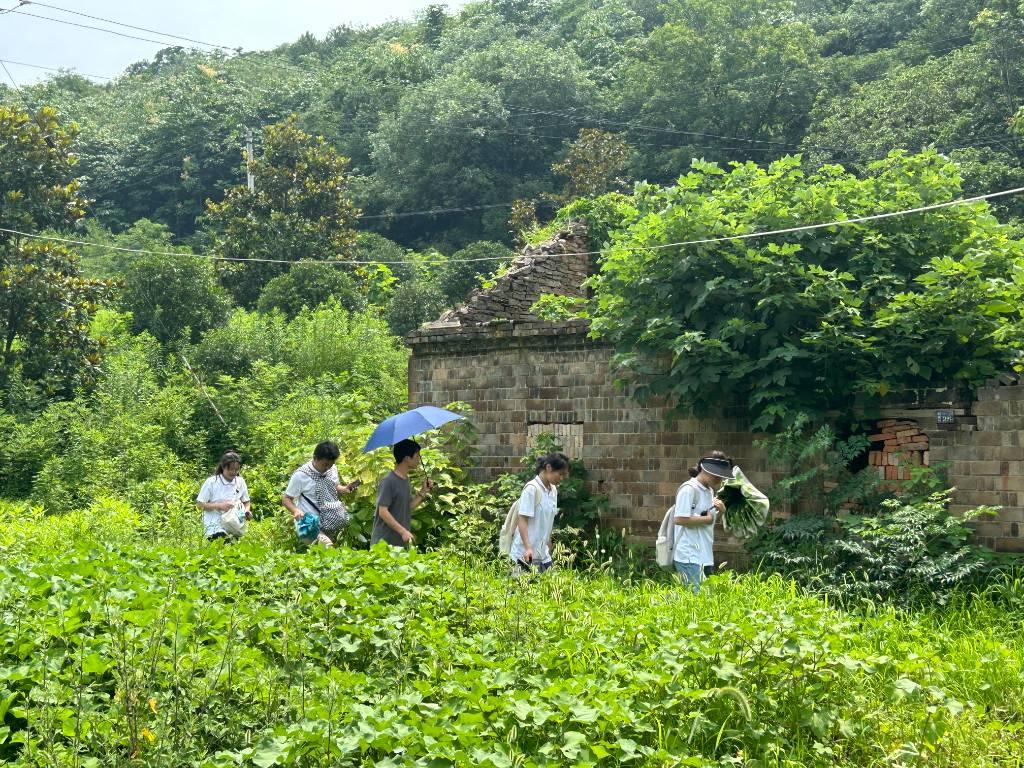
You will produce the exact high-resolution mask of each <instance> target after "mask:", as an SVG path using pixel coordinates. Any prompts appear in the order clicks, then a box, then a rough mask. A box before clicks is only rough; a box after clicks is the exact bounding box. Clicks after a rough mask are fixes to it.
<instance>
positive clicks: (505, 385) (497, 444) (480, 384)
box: [408, 321, 771, 565]
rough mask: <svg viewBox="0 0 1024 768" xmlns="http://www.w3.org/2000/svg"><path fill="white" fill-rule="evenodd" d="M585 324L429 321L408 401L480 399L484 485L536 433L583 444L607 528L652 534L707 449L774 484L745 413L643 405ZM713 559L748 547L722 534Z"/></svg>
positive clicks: (738, 556)
mask: <svg viewBox="0 0 1024 768" xmlns="http://www.w3.org/2000/svg"><path fill="white" fill-rule="evenodd" d="M587 330H588V325H587V323H585V322H582V321H573V322H567V323H546V322H533V323H491V324H489V325H483V326H469V327H440V326H436V327H433V328H424V329H422V330H420V331H417V332H415V333H413V334H411V335H410V336H409V337H408V341H409V343H410V344H411V345H412V347H413V351H414V353H413V356H412V359H411V361H410V368H409V401H410V403H411V404H412V405H438V406H443V405H445V404H447V403H449V402H452V401H454V400H462V401H465V402H467V403H469V404H470V405H472V406H473V410H474V412H475V415H474V417H473V419H474V423H475V425H476V428H477V429H478V430H479V435H480V437H479V440H478V446H477V447H478V451H479V458H480V467H479V469H478V470H477V479H478V480H487V479H491V478H493V477H495V476H497V475H498V474H500V473H502V472H509V471H516V470H518V469H519V468H520V465H519V459H520V457H522V456H523V455H524V454H525V453H526V452H527V450H528V447H529V446H528V442H529V437H530V436H531V434H534V435H535V434H536V433H537V432H539V431H555V432H559V433H561V434H562V435H564V436H566V437H568V438H570V439H571V440H572V441H573V442H574V443H575V444H576V445H578V446H579V452H578V455H576V456H574V457H573V458H577V459H580V460H582V461H583V463H584V465H585V466H586V468H587V470H588V471H589V473H590V478H589V483H590V488H589V490H590V491H591V492H593V493H599V494H603V495H606V496H607V497H608V499H609V503H610V510H609V513H608V516H607V518H606V519H605V521H604V522H605V524H607V525H610V526H614V527H615V528H625V529H626V530H627V533H629V534H631V535H632V536H634V537H642V538H644V539H652V538H653V536H654V535H655V533H656V531H657V528H658V525H659V524H660V522H661V518H662V516H663V515H664V514H665V510H666V509H667V508H668V507H669V506H670V505H671V504H672V502H673V500H674V497H675V492H676V489H677V487H678V485H679V484H680V483H681V482H683V481H684V480H686V478H687V477H688V475H687V473H686V468H687V467H689V466H692V465H693V463H694V462H695V461H696V459H697V458H698V457H699V456H700V455H701V454H702V453H703V452H705V451H708V450H712V449H719V450H723V451H725V452H726V453H728V454H729V455H730V456H732V457H733V458H734V459H735V460H736V461H737V463H739V464H740V466H742V467H743V469H744V471H745V472H746V473H747V475H748V477H750V479H751V481H752V482H754V483H755V484H756V485H761V486H767V485H768V484H769V482H770V480H771V478H770V476H769V475H768V473H767V472H766V468H765V465H764V461H763V458H762V457H760V456H759V455H758V453H757V452H756V451H755V450H754V449H753V447H752V441H753V438H754V436H753V435H752V434H751V433H750V431H749V428H748V426H747V424H746V422H745V421H743V420H742V419H741V418H726V417H719V418H714V419H702V420H695V419H680V420H676V421H675V422H673V423H670V424H668V425H666V415H667V412H666V409H665V408H664V407H661V406H654V407H642V406H640V405H638V404H636V403H635V402H634V401H632V400H631V399H630V398H629V397H628V396H627V395H626V394H625V393H624V392H621V391H619V390H618V389H617V388H616V387H615V386H614V384H613V382H612V379H613V376H612V373H611V365H610V361H611V352H612V350H611V349H610V348H609V347H607V346H605V345H603V344H599V343H596V342H594V341H592V340H590V339H588V338H587ZM716 541H717V542H718V546H717V547H716V556H717V558H718V559H719V560H720V561H721V560H728V561H729V562H730V563H733V564H734V565H737V564H740V565H741V564H743V561H744V555H743V552H742V548H741V547H740V546H739V545H738V543H737V542H735V541H734V540H730V539H729V537H728V536H727V535H726V534H725V533H724V532H723V531H721V530H719V531H718V532H717V534H716Z"/></svg>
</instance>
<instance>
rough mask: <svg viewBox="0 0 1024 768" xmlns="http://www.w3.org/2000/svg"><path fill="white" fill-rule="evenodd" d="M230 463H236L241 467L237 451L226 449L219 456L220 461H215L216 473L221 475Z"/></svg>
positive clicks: (240, 458) (240, 459)
mask: <svg viewBox="0 0 1024 768" xmlns="http://www.w3.org/2000/svg"><path fill="white" fill-rule="evenodd" d="M232 464H237V465H238V466H239V467H241V466H242V457H241V455H240V454H239V453H238V452H237V451H226V452H225V453H224V455H223V456H221V457H220V461H218V462H217V474H218V475H223V474H224V470H225V469H227V468H228V467H229V466H231V465H232Z"/></svg>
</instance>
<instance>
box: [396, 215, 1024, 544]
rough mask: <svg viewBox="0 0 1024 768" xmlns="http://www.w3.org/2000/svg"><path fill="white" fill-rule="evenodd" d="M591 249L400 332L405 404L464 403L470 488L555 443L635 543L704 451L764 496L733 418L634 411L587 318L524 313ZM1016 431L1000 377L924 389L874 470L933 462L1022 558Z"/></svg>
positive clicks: (557, 241)
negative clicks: (989, 515) (473, 464)
mask: <svg viewBox="0 0 1024 768" xmlns="http://www.w3.org/2000/svg"><path fill="white" fill-rule="evenodd" d="M588 250H589V247H588V242H587V236H586V229H585V227H584V226H583V225H582V224H579V223H576V224H573V225H572V226H570V227H568V228H566V230H565V231H563V232H561V233H559V234H558V235H557V236H556V237H554V238H552V239H551V240H549V241H548V242H546V243H544V244H542V245H540V246H537V247H527V248H526V249H524V251H523V252H522V254H521V255H520V256H519V257H517V259H516V260H515V261H514V262H513V264H512V267H511V269H510V270H509V271H508V272H507V273H506V274H505V275H503V276H502V277H500V278H499V279H498V280H497V281H496V283H495V284H494V285H493V286H492V287H490V288H488V289H486V290H478V291H476V292H474V293H473V294H472V295H471V296H470V297H469V299H468V301H467V302H466V304H464V305H462V306H460V307H457V308H456V309H454V310H451V311H449V312H447V313H446V314H445V315H443V316H442V317H441V318H440V319H439V320H437V321H436V322H433V323H430V324H428V325H425V326H423V327H422V328H420V329H419V330H417V331H414V332H412V333H411V334H409V335H408V336H407V337H406V341H407V343H408V344H409V346H410V347H411V350H412V355H411V359H410V363H409V402H410V403H411V404H412V405H424V404H429V405H439V406H443V405H445V404H447V403H449V402H453V401H456V400H461V401H465V402H467V403H469V404H470V405H471V406H472V407H473V409H474V412H475V415H474V417H473V420H474V423H475V425H476V427H477V429H478V431H479V445H478V446H477V448H478V452H479V456H480V466H479V468H478V470H477V474H478V478H477V479H480V480H486V479H490V478H492V477H494V476H496V475H498V474H500V473H502V472H507V471H514V470H517V469H518V468H519V459H520V457H521V456H522V455H524V454H525V453H526V451H527V450H528V447H529V445H530V443H531V442H532V440H533V438H534V437H535V436H536V435H537V434H539V433H541V432H552V433H554V434H556V435H558V436H559V438H560V439H561V441H562V443H563V445H564V447H565V449H566V452H567V453H569V454H570V455H571V456H572V457H574V458H577V459H580V460H582V461H583V463H584V464H585V466H586V468H587V470H588V471H589V473H590V482H591V483H592V488H591V490H592V491H593V492H596V493H600V494H603V495H606V496H607V497H608V499H609V512H608V515H607V519H605V520H604V521H603V522H604V524H605V525H608V526H613V527H615V528H622V529H626V531H627V532H628V533H629V534H630V535H632V536H633V537H640V538H651V537H653V535H654V533H655V531H656V530H657V527H658V524H659V523H660V521H661V518H662V516H663V515H664V512H665V510H666V509H667V508H668V506H669V505H670V504H671V503H672V500H673V497H674V494H675V491H676V488H677V487H678V485H679V483H681V482H682V481H683V480H685V479H686V477H687V474H686V468H687V467H688V466H692V465H693V463H694V461H695V460H696V459H697V458H698V457H699V456H700V455H701V454H702V453H703V452H705V451H708V450H712V449H720V450H724V451H726V452H727V453H728V454H729V455H730V456H732V457H733V458H734V459H735V460H736V462H737V463H738V464H740V466H742V467H743V469H744V471H745V472H746V474H747V476H748V477H749V478H750V479H751V480H752V481H753V482H754V483H755V484H756V485H759V486H760V487H762V488H764V487H769V486H770V484H771V482H772V480H773V477H772V472H771V468H769V467H768V466H767V465H766V462H765V459H764V457H763V456H762V455H761V454H760V452H759V451H758V450H757V449H755V447H754V445H753V443H754V440H755V439H756V437H757V436H756V435H754V434H753V433H752V432H751V431H750V428H749V424H748V423H747V421H746V420H745V419H744V417H743V414H742V413H736V414H726V415H722V416H719V417H716V418H711V419H695V418H682V419H675V420H670V419H668V418H667V417H668V410H667V409H666V408H665V407H664V406H660V405H654V406H650V405H648V406H641V405H638V404H637V403H636V402H634V401H633V400H632V399H630V397H629V396H628V395H627V394H626V393H625V392H624V391H622V390H621V389H620V388H617V387H616V385H615V383H614V372H613V370H612V367H611V357H612V354H613V350H612V349H611V348H610V347H609V346H608V345H607V344H604V343H602V342H601V341H597V340H594V339H592V338H590V337H589V335H588V332H589V327H588V323H587V322H586V321H580V320H575V321H569V322H548V321H543V320H540V319H538V318H537V317H536V316H534V315H533V314H531V312H530V307H531V306H532V305H533V304H534V302H535V301H536V300H537V299H538V298H539V297H540V296H541V294H556V295H565V296H582V295H583V291H584V289H583V287H582V283H583V280H584V279H585V278H586V276H587V271H588V266H589V264H590V261H589V257H588V256H587V255H586V254H587V252H588ZM1022 429H1024V386H1022V385H1018V383H1017V379H1016V377H1013V376H1006V377H1003V378H1002V379H1001V380H999V381H993V382H990V385H989V386H987V387H985V388H983V389H982V390H981V391H980V392H978V394H977V400H976V401H974V402H958V401H956V400H954V399H950V398H945V399H944V398H943V394H942V393H932V395H931V397H930V398H929V399H928V400H927V401H925V402H922V403H911V404H901V405H896V406H892V407H889V408H887V409H885V410H884V411H883V412H882V414H881V418H880V419H879V420H878V425H877V429H876V433H875V434H874V435H872V439H873V440H874V441H875V444H874V445H873V446H872V448H873V450H872V452H871V454H870V463H871V465H872V466H873V467H874V468H875V470H876V471H878V472H879V474H880V475H881V476H882V477H883V478H884V479H886V480H887V481H890V482H898V481H899V480H900V479H902V478H905V477H906V476H907V473H908V466H907V465H908V464H913V463H932V464H934V463H936V462H942V463H943V464H944V465H945V466H946V468H947V472H948V474H949V477H950V481H951V483H952V484H953V485H955V486H956V487H957V489H958V490H957V493H956V496H955V499H954V500H955V503H956V508H957V509H966V508H969V507H972V506H977V505H981V504H990V505H995V506H999V507H1002V511H1001V513H1000V516H999V518H998V519H996V520H986V521H984V522H980V523H979V524H978V527H977V537H978V540H979V541H980V542H981V543H984V544H986V545H988V546H990V547H993V548H996V549H999V550H1003V551H1018V552H1019V551H1024V536H1021V533H1022V531H1021V527H1022V525H1024V445H1022V443H1021V435H1022V434H1024V433H1022ZM716 557H717V559H718V560H720V561H730V562H734V563H735V562H742V561H743V560H744V557H743V551H742V547H741V545H740V544H739V543H738V542H736V541H735V540H730V539H729V538H728V537H725V536H723V535H722V534H721V533H719V535H718V536H717V552H716Z"/></svg>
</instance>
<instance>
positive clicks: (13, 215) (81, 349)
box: [0, 105, 105, 397]
mask: <svg viewBox="0 0 1024 768" xmlns="http://www.w3.org/2000/svg"><path fill="white" fill-rule="evenodd" d="M75 134H76V129H75V128H74V126H71V127H64V126H62V125H61V124H60V122H59V120H58V118H57V113H56V111H55V110H53V109H50V108H43V109H40V110H39V111H37V112H36V113H35V114H30V113H29V112H27V111H25V110H23V109H19V108H17V107H9V106H3V105H0V228H3V229H4V230H16V231H17V232H24V233H28V234H35V233H38V232H40V231H41V230H44V229H49V228H58V229H59V228H64V227H69V226H71V225H73V224H74V223H75V222H76V221H78V220H79V219H81V218H82V217H83V216H84V215H85V205H86V202H87V201H86V200H85V198H84V197H83V196H82V194H81V189H80V185H79V182H78V181H77V180H76V178H75V174H74V170H75V156H74V154H73V153H72V143H73V141H74V138H75ZM104 288H105V286H104V284H103V283H101V282H98V281H94V280H88V279H85V278H83V277H82V275H81V271H80V269H79V265H78V260H77V258H76V257H75V256H74V255H73V254H72V253H71V252H69V251H68V249H67V248H66V247H64V246H63V245H61V244H59V243H56V242H52V241H48V240H39V239H32V238H28V237H24V236H22V235H20V234H16V233H15V232H10V231H0V388H2V389H3V390H4V391H8V389H9V387H11V386H12V383H14V382H19V383H21V384H24V385H30V386H32V387H33V388H35V389H36V390H37V391H38V392H39V394H41V395H43V396H45V397H58V396H67V395H70V394H71V393H72V392H73V390H74V389H75V387H76V386H79V385H81V384H85V383H88V382H90V381H91V380H92V378H93V377H94V375H95V374H96V372H97V365H98V363H99V349H98V346H97V344H96V343H95V342H94V341H93V340H92V339H91V338H90V337H89V324H90V322H91V319H92V316H93V314H94V313H95V311H96V309H97V302H98V301H99V300H100V299H101V298H102V295H103V292H104Z"/></svg>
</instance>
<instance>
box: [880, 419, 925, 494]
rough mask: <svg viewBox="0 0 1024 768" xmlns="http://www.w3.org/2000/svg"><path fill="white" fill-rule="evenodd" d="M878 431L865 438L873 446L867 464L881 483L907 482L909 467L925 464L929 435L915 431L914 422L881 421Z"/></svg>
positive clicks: (901, 420) (902, 420)
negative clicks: (876, 469)
mask: <svg viewBox="0 0 1024 768" xmlns="http://www.w3.org/2000/svg"><path fill="white" fill-rule="evenodd" d="M877 429H878V433H877V434H874V435H869V436H868V439H869V440H870V441H871V442H872V443H874V445H873V446H872V448H874V450H872V451H871V452H870V453H869V454H868V464H870V465H871V466H873V467H877V468H878V476H879V477H881V478H882V479H883V480H909V479H910V468H911V467H915V466H918V467H919V466H921V465H922V464H924V465H927V464H928V435H926V434H925V433H924V432H922V431H921V430H920V429H919V428H918V426H917V422H914V421H909V420H906V419H883V420H882V421H880V422H878V425H877ZM878 443H881V448H879V447H878V445H877V444H878Z"/></svg>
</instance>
